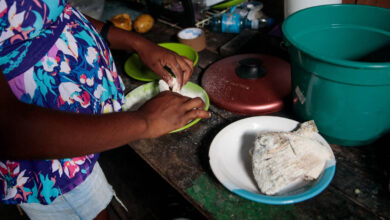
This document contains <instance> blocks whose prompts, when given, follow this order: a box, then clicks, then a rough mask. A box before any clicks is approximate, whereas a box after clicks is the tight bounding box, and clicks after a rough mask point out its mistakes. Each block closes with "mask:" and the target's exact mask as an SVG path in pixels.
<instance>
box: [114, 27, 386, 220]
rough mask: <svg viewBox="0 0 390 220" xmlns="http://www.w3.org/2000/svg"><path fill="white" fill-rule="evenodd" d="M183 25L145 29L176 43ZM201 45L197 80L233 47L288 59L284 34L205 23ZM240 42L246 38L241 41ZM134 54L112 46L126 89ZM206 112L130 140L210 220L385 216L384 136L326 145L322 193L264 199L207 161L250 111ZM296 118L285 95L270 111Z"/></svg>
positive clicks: (215, 109)
mask: <svg viewBox="0 0 390 220" xmlns="http://www.w3.org/2000/svg"><path fill="white" fill-rule="evenodd" d="M179 31H180V28H177V27H172V26H170V25H168V24H165V23H163V22H156V24H155V26H154V27H153V28H152V29H151V30H150V32H148V33H147V34H145V35H144V36H145V37H146V38H148V39H150V40H152V41H154V42H156V43H162V42H175V41H176V38H175V36H176V34H177V33H178V32H179ZM205 35H206V43H207V47H206V49H204V50H202V51H201V52H199V60H198V64H197V65H196V67H195V69H194V73H193V76H192V77H191V79H190V81H191V82H193V83H196V84H198V85H201V80H202V76H203V74H204V73H205V71H206V70H207V68H208V67H210V66H211V65H212V64H213V63H215V62H217V61H219V60H221V59H223V58H225V57H227V56H230V55H233V54H244V53H255V54H268V55H272V56H275V57H278V58H280V59H283V60H285V61H286V62H289V57H288V55H287V51H286V50H284V49H283V48H282V47H280V42H281V40H282V38H280V37H278V36H274V35H270V34H268V33H260V32H255V33H254V32H252V31H244V32H242V33H240V34H238V35H236V34H227V33H216V32H210V31H209V30H205ZM243 42H244V43H243ZM130 55H131V54H125V53H123V52H118V51H114V57H115V58H116V64H117V66H118V69H119V71H120V74H121V75H122V77H123V80H124V83H125V85H126V93H128V92H129V91H131V90H132V89H134V88H137V87H138V86H140V85H142V84H144V83H145V82H142V81H138V80H134V79H133V78H131V77H129V76H128V75H127V74H126V73H125V72H124V70H123V68H122V67H123V65H124V63H125V61H126V59H127V58H128V57H129V56H130ZM209 111H210V112H211V114H212V116H211V118H209V119H207V120H200V121H199V122H198V123H197V124H195V125H193V126H192V127H190V128H188V129H186V130H183V131H180V132H177V133H173V134H168V135H165V136H163V137H160V138H157V139H152V140H141V141H136V142H132V143H129V146H130V147H131V148H132V149H133V150H134V151H135V152H136V153H137V154H138V155H139V156H141V157H142V158H143V159H144V160H145V162H146V163H148V164H149V165H150V166H151V167H152V168H153V169H154V170H155V171H156V172H157V173H159V174H160V175H161V176H162V177H163V178H164V179H165V180H166V181H167V182H168V183H169V184H170V185H171V186H173V188H175V189H176V190H177V191H178V192H179V193H180V194H181V195H182V196H183V197H184V198H185V199H187V200H188V201H189V202H190V203H191V204H192V205H193V206H194V207H196V208H197V209H198V210H199V211H200V212H201V213H202V214H203V215H204V216H205V217H206V218H208V219H306V218H307V219H315V218H325V219H345V218H352V219H378V218H379V219H389V218H390V209H389V207H390V199H389V198H390V197H389V164H388V161H389V159H390V158H389V148H388V147H387V145H388V144H387V143H389V140H390V136H388V135H387V136H383V137H382V138H380V139H379V140H377V141H376V142H375V143H373V144H370V145H367V146H360V147H344V146H338V145H334V144H331V148H332V150H333V152H334V154H335V158H336V163H337V165H336V172H335V176H334V178H333V180H332V182H331V183H330V185H329V186H328V187H327V188H326V189H325V190H324V191H323V192H321V193H320V194H319V195H317V196H315V197H313V198H311V199H308V200H306V201H303V202H299V203H295V204H289V205H268V204H263V203H257V202H253V201H250V200H248V199H245V198H242V197H240V196H238V195H236V194H235V193H232V192H231V191H229V190H227V189H226V188H225V187H224V186H223V185H222V184H221V183H220V182H219V181H218V180H217V179H216V177H215V176H214V174H213V172H212V170H211V168H210V165H209V156H208V153H209V148H210V145H211V142H212V141H213V139H214V138H215V136H216V135H217V134H218V133H219V132H220V131H221V130H222V129H223V128H225V127H226V126H227V125H229V124H231V123H232V122H235V121H237V120H239V119H243V118H246V117H248V116H245V115H242V114H235V113H231V112H229V111H226V110H224V109H223V108H220V107H217V106H216V105H215V104H214V103H211V104H210V108H209ZM266 115H268V116H281V117H285V118H290V119H294V120H297V119H296V118H295V116H294V114H293V113H292V111H291V106H290V102H289V101H286V102H285V105H284V106H283V108H282V109H280V110H278V111H277V112H273V113H268V114H266Z"/></svg>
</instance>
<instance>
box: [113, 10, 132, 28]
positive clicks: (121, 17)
mask: <svg viewBox="0 0 390 220" xmlns="http://www.w3.org/2000/svg"><path fill="white" fill-rule="evenodd" d="M110 21H111V22H112V23H113V24H114V26H115V27H117V28H121V29H123V30H126V31H131V27H132V21H131V18H130V16H129V15H128V14H126V13H123V14H118V15H115V16H114V17H112V18H111V19H110Z"/></svg>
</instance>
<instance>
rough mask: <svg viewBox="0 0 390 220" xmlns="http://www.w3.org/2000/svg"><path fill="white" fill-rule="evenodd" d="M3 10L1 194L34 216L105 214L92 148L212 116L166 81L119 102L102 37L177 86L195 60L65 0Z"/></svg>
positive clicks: (12, 4)
mask: <svg viewBox="0 0 390 220" xmlns="http://www.w3.org/2000/svg"><path fill="white" fill-rule="evenodd" d="M0 20H1V22H0V71H1V74H0V106H1V108H0V124H1V126H0V200H1V202H2V203H5V204H19V205H20V207H21V208H22V209H23V210H24V212H25V213H27V215H28V216H29V217H30V218H31V219H40V220H42V219H107V212H106V207H107V205H108V203H109V202H110V200H111V199H112V198H113V196H115V193H114V191H113V190H112V187H111V186H110V185H109V184H108V183H107V180H106V179H105V176H104V174H103V173H102V170H101V168H100V166H99V163H98V162H97V160H98V157H99V152H103V151H107V150H110V149H113V148H116V147H120V146H123V145H125V144H127V143H130V142H131V141H134V140H139V139H148V138H157V137H159V136H161V135H164V134H167V133H168V132H170V131H172V130H175V129H177V128H179V127H182V126H183V125H185V124H186V123H187V122H188V121H190V120H193V119H195V118H208V117H210V114H209V112H207V111H205V110H203V109H204V103H203V102H202V101H201V99H199V98H195V99H191V98H188V97H183V96H181V95H179V94H177V93H173V92H169V91H167V92H162V93H160V94H159V95H157V96H156V97H154V98H153V99H151V100H150V101H148V102H147V103H145V104H144V105H143V106H141V107H140V108H139V109H138V110H137V111H132V112H124V111H122V107H121V106H122V105H123V104H124V101H125V96H124V94H123V90H124V86H123V82H122V81H121V78H120V76H119V75H118V72H117V70H116V67H115V64H114V60H113V57H112V55H111V52H110V49H109V47H108V44H109V45H110V48H111V49H123V50H127V51H134V52H136V53H138V55H139V56H140V58H141V60H142V62H143V63H144V64H145V65H147V66H148V67H149V68H151V69H152V70H153V71H154V72H155V73H156V74H158V75H159V76H160V77H161V78H162V79H164V80H165V81H166V82H167V83H168V84H170V85H172V76H171V75H170V73H168V72H167V71H166V70H165V69H164V67H169V68H170V69H171V70H172V71H173V73H174V74H175V77H176V79H177V81H178V83H179V85H181V86H183V85H184V84H185V83H186V82H187V81H188V80H189V78H190V76H191V74H192V62H191V61H190V60H188V59H186V58H184V57H181V56H178V55H177V54H175V53H174V52H171V51H169V50H167V49H164V48H162V47H159V46H158V45H156V44H154V43H152V42H150V41H148V40H147V39H145V38H143V37H142V36H140V35H137V34H135V33H132V32H128V31H124V30H121V29H118V28H115V27H112V26H111V27H110V26H107V25H105V24H104V23H102V22H99V21H97V20H94V19H92V18H87V17H86V16H84V15H83V14H81V13H80V12H79V11H77V10H76V9H75V8H72V6H71V5H70V4H69V3H68V2H66V0H57V1H53V0H34V1H17V0H0ZM102 29H104V30H105V33H104V36H106V38H107V39H106V40H107V41H105V39H103V38H102V36H101V35H100V34H99V32H100V31H101V30H102Z"/></svg>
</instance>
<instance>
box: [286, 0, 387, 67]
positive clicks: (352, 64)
mask: <svg viewBox="0 0 390 220" xmlns="http://www.w3.org/2000/svg"><path fill="white" fill-rule="evenodd" d="M334 7H351V8H352V7H354V8H357V7H360V8H375V9H376V10H383V11H387V12H388V13H389V15H390V9H387V8H382V7H376V6H371V5H358V4H328V5H319V6H313V7H309V8H305V9H302V10H300V11H297V12H295V13H293V14H292V15H290V16H288V17H287V18H286V20H285V21H284V22H283V24H282V32H283V35H284V38H285V39H286V40H287V42H288V44H291V45H289V46H290V47H291V46H294V47H295V48H296V49H297V50H299V51H302V52H304V53H305V54H307V55H309V56H310V57H313V58H315V59H318V60H321V61H323V62H326V63H330V64H335V65H338V66H343V67H351V68H355V69H373V68H375V69H378V68H390V61H389V62H359V61H349V60H345V59H335V58H329V57H327V56H323V55H318V54H313V53H312V52H311V51H309V50H307V49H305V48H302V47H301V46H300V43H299V42H297V41H296V40H294V39H292V38H293V37H292V36H293V33H290V32H289V31H288V30H287V26H288V24H289V22H291V20H292V19H294V17H296V16H299V15H300V14H303V13H305V12H306V11H308V10H312V9H313V8H334ZM389 35H390V32H389ZM288 44H287V45H288Z"/></svg>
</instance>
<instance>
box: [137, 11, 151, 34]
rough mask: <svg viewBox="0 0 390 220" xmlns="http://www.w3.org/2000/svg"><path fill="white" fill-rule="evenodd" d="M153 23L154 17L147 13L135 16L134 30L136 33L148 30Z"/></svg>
mask: <svg viewBox="0 0 390 220" xmlns="http://www.w3.org/2000/svg"><path fill="white" fill-rule="evenodd" d="M153 25H154V19H153V17H152V16H151V15H149V14H142V15H140V16H138V17H137V19H135V21H134V24H133V26H134V30H135V31H136V32H138V33H141V34H143V33H146V32H148V31H149V30H150V29H151V28H152V27H153Z"/></svg>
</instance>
